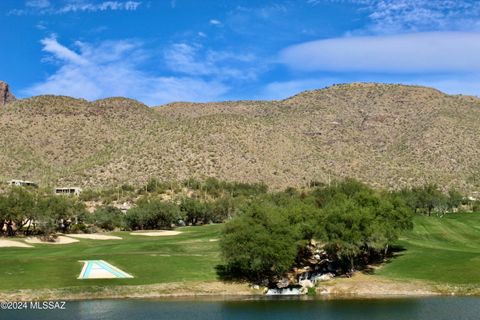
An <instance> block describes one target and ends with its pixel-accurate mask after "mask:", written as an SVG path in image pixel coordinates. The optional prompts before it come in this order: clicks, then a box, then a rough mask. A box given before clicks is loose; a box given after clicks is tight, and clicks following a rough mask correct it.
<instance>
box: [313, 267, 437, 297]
mask: <svg viewBox="0 0 480 320" xmlns="http://www.w3.org/2000/svg"><path fill="white" fill-rule="evenodd" d="M317 293H319V294H322V295H332V296H361V297H382V296H385V297H387V296H428V295H435V294H438V291H437V290H435V289H434V288H433V287H432V286H430V285H429V284H427V283H425V282H419V281H408V280H404V281H395V280H390V279H386V278H383V277H380V276H372V275H366V274H363V273H356V274H355V275H354V276H353V277H351V278H334V279H333V280H331V281H328V282H324V283H321V284H320V285H319V286H318V288H317Z"/></svg>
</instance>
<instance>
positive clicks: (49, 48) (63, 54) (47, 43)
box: [40, 36, 87, 65]
mask: <svg viewBox="0 0 480 320" xmlns="http://www.w3.org/2000/svg"><path fill="white" fill-rule="evenodd" d="M40 43H41V44H43V49H42V50H43V51H45V52H49V53H51V54H53V55H54V56H55V57H56V58H57V59H61V60H64V61H66V62H68V63H73V64H79V65H85V64H87V61H86V60H85V59H84V58H82V57H81V56H80V55H79V54H77V53H76V52H74V51H72V50H70V49H68V48H67V47H64V46H62V45H61V44H60V43H58V41H57V39H56V37H55V36H51V37H49V38H45V39H42V40H41V41H40Z"/></svg>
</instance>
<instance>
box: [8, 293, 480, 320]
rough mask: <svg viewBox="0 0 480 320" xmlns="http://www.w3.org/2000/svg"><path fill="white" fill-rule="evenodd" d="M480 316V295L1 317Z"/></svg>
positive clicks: (133, 304)
mask: <svg viewBox="0 0 480 320" xmlns="http://www.w3.org/2000/svg"><path fill="white" fill-rule="evenodd" d="M479 318H480V298H479V297H428V298H398V299H341V300H322V299H304V298H269V299H265V298H264V299H258V298H256V299H245V298H243V299H242V300H235V301H232V300H213V299H212V300H193V301H192V300H168V301H167V300H92V301H69V302H66V304H65V310H32V309H27V310H17V311H12V310H9V311H5V310H1V311H0V319H9V320H15V319H37V320H42V319H48V320H55V319H82V320H90V319H91V320H100V319H114V320H127V319H128V320H131V319H136V320H147V319H148V320H151V319H152V320H153V319H168V320H172V319H182V320H189V319H192V320H193V319H195V320H216V319H249V320H254V319H261V320H266V319H280V320H281V319H285V320H287V319H288V320H292V319H294V320H299V319H309V320H312V319H321V320H340V319H341V320H349V319H356V320H359V319H365V320H377V319H388V320H392V319H405V320H407V319H408V320H410V319H415V320H425V319H432V320H433V319H435V320H441V319H445V320H447V319H448V320H450V319H456V320H467V319H479Z"/></svg>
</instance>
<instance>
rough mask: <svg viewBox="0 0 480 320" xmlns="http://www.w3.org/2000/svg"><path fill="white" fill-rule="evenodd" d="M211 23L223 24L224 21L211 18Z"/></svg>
mask: <svg viewBox="0 0 480 320" xmlns="http://www.w3.org/2000/svg"><path fill="white" fill-rule="evenodd" d="M210 24H213V25H219V24H222V23H221V22H220V20H216V19H211V20H210Z"/></svg>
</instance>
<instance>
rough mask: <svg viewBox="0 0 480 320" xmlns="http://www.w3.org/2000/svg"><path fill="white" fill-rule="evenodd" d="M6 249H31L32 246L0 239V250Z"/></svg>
mask: <svg viewBox="0 0 480 320" xmlns="http://www.w3.org/2000/svg"><path fill="white" fill-rule="evenodd" d="M7 247H18V248H33V246H31V245H29V244H26V243H23V242H20V241H14V240H3V239H0V248H7Z"/></svg>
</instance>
